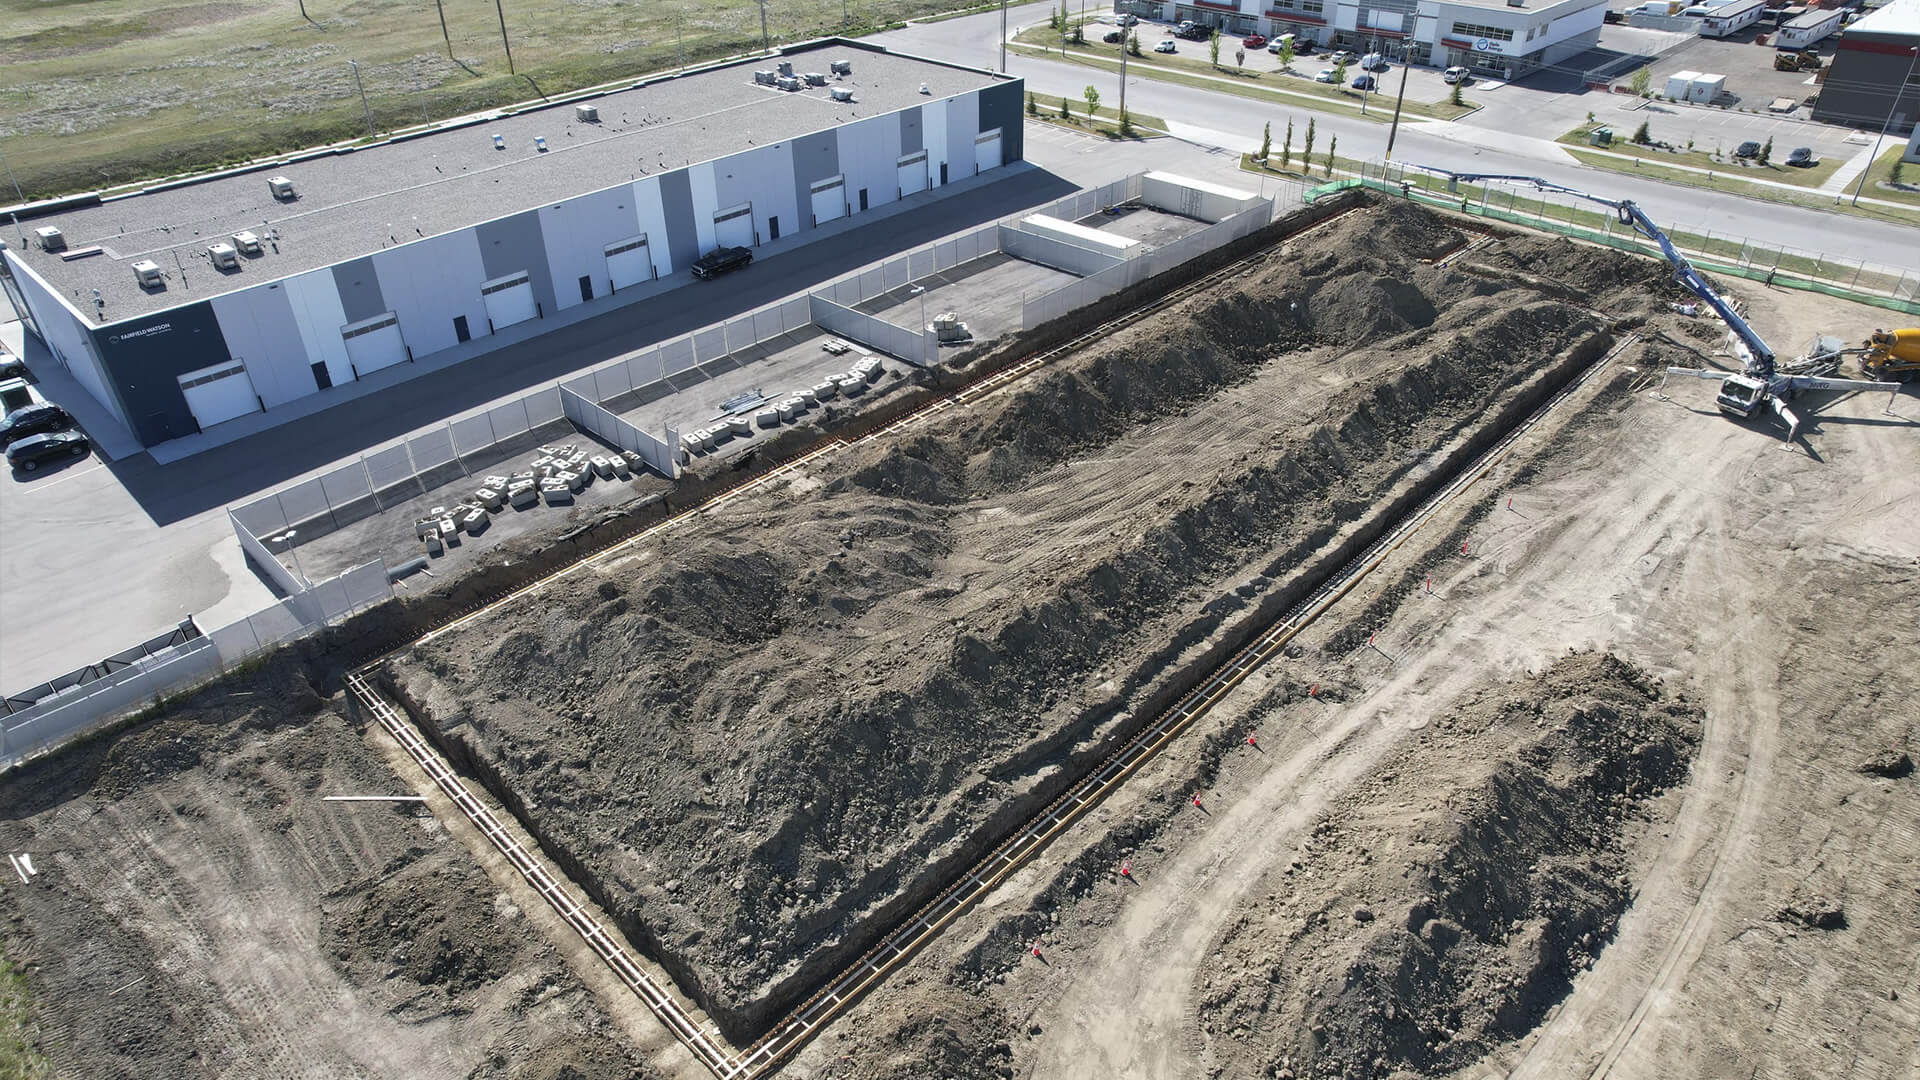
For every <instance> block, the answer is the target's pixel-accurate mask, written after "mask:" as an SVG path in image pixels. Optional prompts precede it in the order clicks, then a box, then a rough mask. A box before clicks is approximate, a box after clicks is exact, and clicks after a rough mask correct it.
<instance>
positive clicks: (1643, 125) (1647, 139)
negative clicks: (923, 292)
mask: <svg viewBox="0 0 1920 1080" xmlns="http://www.w3.org/2000/svg"><path fill="white" fill-rule="evenodd" d="M1633 141H1634V142H1637V143H1639V144H1640V145H1641V146H1645V145H1647V144H1648V143H1651V142H1652V141H1653V132H1652V131H1650V130H1648V128H1647V122H1646V121H1645V120H1642V121H1640V127H1639V129H1638V130H1636V131H1635V132H1634V133H1633Z"/></svg>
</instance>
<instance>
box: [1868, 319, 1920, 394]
mask: <svg viewBox="0 0 1920 1080" xmlns="http://www.w3.org/2000/svg"><path fill="white" fill-rule="evenodd" d="M1860 367H1861V369H1862V370H1863V371H1865V372H1866V373H1867V377H1868V378H1871V379H1885V380H1889V381H1893V382H1906V381H1907V380H1908V379H1910V378H1912V377H1913V375H1914V373H1915V372H1920V328H1910V329H1906V330H1875V331H1874V332H1873V336H1872V337H1870V338H1868V339H1867V344H1866V352H1865V353H1863V354H1862V355H1861V357H1860Z"/></svg>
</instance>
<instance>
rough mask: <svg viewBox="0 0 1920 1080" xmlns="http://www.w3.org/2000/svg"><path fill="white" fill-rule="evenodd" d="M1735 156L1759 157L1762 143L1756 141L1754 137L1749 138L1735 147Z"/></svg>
mask: <svg viewBox="0 0 1920 1080" xmlns="http://www.w3.org/2000/svg"><path fill="white" fill-rule="evenodd" d="M1733 156H1734V157H1735V158H1757V157H1759V156H1760V144H1759V143H1757V142H1754V141H1753V140H1752V139H1748V140H1747V141H1746V142H1743V143H1741V144H1740V145H1739V146H1736V147H1734V148H1733Z"/></svg>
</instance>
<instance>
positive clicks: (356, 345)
mask: <svg viewBox="0 0 1920 1080" xmlns="http://www.w3.org/2000/svg"><path fill="white" fill-rule="evenodd" d="M340 336H341V337H342V338H343V339H345V340H346V343H347V360H348V362H350V363H352V364H353V374H354V377H355V378H358V377H359V376H362V375H369V374H372V373H373V372H376V371H379V370H380V369H381V368H390V367H392V366H393V365H395V364H398V363H401V362H402V361H404V360H406V359H407V343H406V342H405V341H403V340H402V339H401V337H400V317H399V316H398V315H395V314H394V313H393V312H391V311H389V312H387V313H386V314H385V315H375V316H374V317H373V318H371V319H363V320H362V321H360V322H357V323H351V324H349V325H347V326H343V327H341V328H340Z"/></svg>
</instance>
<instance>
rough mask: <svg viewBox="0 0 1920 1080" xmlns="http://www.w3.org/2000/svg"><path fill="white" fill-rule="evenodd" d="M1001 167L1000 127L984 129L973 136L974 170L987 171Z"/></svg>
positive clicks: (978, 171)
mask: <svg viewBox="0 0 1920 1080" xmlns="http://www.w3.org/2000/svg"><path fill="white" fill-rule="evenodd" d="M999 167H1000V129H999V128H994V129H993V130H992V131H983V132H981V133H980V134H978V135H975V136H974V137H973V171H974V172H977V173H983V172H986V171H987V170H988V169H997V168H999Z"/></svg>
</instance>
